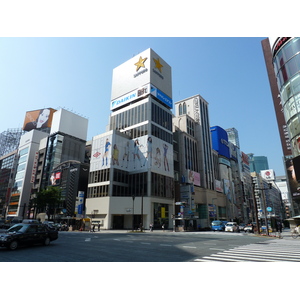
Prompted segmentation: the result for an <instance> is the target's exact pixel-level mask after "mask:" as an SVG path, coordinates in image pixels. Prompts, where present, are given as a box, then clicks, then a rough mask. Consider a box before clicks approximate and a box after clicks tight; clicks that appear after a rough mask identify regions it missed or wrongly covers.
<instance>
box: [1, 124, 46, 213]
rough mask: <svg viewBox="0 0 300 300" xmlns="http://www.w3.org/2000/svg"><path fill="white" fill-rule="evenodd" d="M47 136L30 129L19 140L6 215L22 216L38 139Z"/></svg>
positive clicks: (26, 201) (26, 200) (29, 192)
mask: <svg viewBox="0 0 300 300" xmlns="http://www.w3.org/2000/svg"><path fill="white" fill-rule="evenodd" d="M46 136H48V134H47V133H45V132H42V131H38V130H31V131H29V132H27V133H25V134H24V135H23V136H22V137H21V140H20V145H19V148H18V155H17V165H16V172H15V174H14V175H15V176H14V178H13V186H12V189H11V193H10V195H9V202H8V207H7V213H6V214H7V217H18V218H24V217H26V216H27V214H26V211H27V208H28V204H29V199H30V194H31V188H32V184H33V180H32V179H33V177H34V175H35V164H36V162H37V157H38V148H39V143H40V140H41V139H43V138H45V137H46Z"/></svg>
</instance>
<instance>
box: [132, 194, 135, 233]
mask: <svg viewBox="0 0 300 300" xmlns="http://www.w3.org/2000/svg"><path fill="white" fill-rule="evenodd" d="M134 199H135V195H132V231H134Z"/></svg>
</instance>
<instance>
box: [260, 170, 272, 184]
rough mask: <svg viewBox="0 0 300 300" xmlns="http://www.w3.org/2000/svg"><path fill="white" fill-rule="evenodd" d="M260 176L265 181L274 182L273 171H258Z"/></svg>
mask: <svg viewBox="0 0 300 300" xmlns="http://www.w3.org/2000/svg"><path fill="white" fill-rule="evenodd" d="M260 175H261V177H262V178H264V179H266V180H272V181H274V180H275V172H274V170H262V171H260Z"/></svg>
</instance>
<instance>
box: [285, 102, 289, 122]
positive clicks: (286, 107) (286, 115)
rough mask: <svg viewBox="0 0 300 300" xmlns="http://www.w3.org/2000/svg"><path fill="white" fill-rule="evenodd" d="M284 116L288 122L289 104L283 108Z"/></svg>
mask: <svg viewBox="0 0 300 300" xmlns="http://www.w3.org/2000/svg"><path fill="white" fill-rule="evenodd" d="M283 114H284V118H285V121H286V122H287V121H288V120H289V118H290V112H289V106H288V105H287V104H286V105H284V106H283Z"/></svg>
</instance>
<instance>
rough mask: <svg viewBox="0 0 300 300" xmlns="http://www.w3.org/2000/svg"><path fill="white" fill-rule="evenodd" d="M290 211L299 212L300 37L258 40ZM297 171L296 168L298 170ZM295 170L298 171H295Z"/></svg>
mask: <svg viewBox="0 0 300 300" xmlns="http://www.w3.org/2000/svg"><path fill="white" fill-rule="evenodd" d="M262 47H263V52H264V56H265V61H266V66H267V71H268V76H269V81H270V87H271V92H272V97H273V102H274V108H275V112H276V117H277V123H278V128H279V133H280V138H281V144H282V148H283V154H284V163H285V167H286V173H287V178H288V182H289V189H290V192H291V195H292V200H293V209H294V214H295V215H299V214H300V192H299V188H300V184H299V182H300V171H299V170H300V164H299V163H298V162H299V161H300V159H298V158H300V125H299V124H300V120H299V117H300V38H298V37H278V38H275V39H271V38H269V39H265V40H263V41H262ZM298 171H299V172H298ZM297 173H298V174H297Z"/></svg>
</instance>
